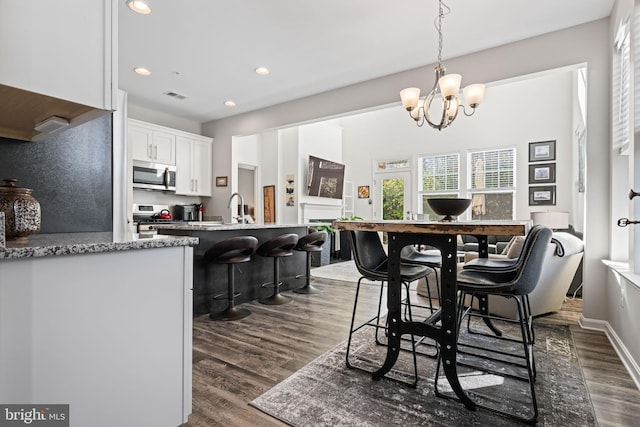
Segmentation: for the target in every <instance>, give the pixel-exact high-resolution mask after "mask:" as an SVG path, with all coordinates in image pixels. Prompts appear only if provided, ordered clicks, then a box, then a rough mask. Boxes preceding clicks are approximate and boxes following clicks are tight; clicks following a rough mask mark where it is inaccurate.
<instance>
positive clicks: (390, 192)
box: [373, 172, 411, 220]
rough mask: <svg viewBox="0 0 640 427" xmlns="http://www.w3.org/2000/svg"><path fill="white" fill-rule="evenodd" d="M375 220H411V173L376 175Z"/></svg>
mask: <svg viewBox="0 0 640 427" xmlns="http://www.w3.org/2000/svg"><path fill="white" fill-rule="evenodd" d="M375 182H376V184H377V185H376V193H377V194H376V209H374V212H373V217H374V218H375V219H383V220H388V219H391V220H393V219H396V220H397V219H411V197H410V195H411V193H410V192H411V185H410V183H411V173H410V172H393V173H379V174H376V179H375Z"/></svg>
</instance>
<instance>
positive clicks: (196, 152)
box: [176, 136, 213, 196]
mask: <svg viewBox="0 0 640 427" xmlns="http://www.w3.org/2000/svg"><path fill="white" fill-rule="evenodd" d="M212 153H213V148H212V141H211V139H210V138H205V137H199V136H193V137H188V136H178V137H177V139H176V194H179V195H189V196H211V192H212V184H211V181H212V173H211V165H212V161H211V160H212Z"/></svg>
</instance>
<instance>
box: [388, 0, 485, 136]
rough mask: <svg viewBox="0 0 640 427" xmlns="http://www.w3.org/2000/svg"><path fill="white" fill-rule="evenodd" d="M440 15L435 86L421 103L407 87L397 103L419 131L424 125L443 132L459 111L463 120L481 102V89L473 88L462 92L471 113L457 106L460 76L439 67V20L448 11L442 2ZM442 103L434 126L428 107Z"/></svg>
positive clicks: (438, 26)
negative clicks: (462, 115) (407, 113)
mask: <svg viewBox="0 0 640 427" xmlns="http://www.w3.org/2000/svg"><path fill="white" fill-rule="evenodd" d="M438 3H439V13H438V17H437V18H436V21H435V23H434V25H435V27H436V29H437V30H438V65H437V66H436V68H435V73H436V82H435V84H434V85H433V88H432V89H431V92H429V93H428V94H427V96H426V97H424V99H421V98H420V89H419V88H417V87H409V88H406V89H403V90H401V91H400V99H401V100H402V107H403V108H405V109H406V110H407V111H408V112H409V115H410V116H411V118H412V119H413V120H415V121H416V124H417V125H418V126H419V127H421V126H422V125H424V124H425V122H426V123H428V124H429V126H431V127H432V128H434V129H438V130H442V129H444V128H446V127H448V126H449V125H450V124H451V123H453V121H454V120H455V119H456V117H457V116H458V109H460V108H462V111H463V112H464V114H465V116H471V115H473V113H475V111H476V107H477V106H478V105H480V103H481V102H482V99H483V98H484V85H483V84H472V85H469V86H467V87H465V88H464V89H463V94H464V100H465V101H466V103H467V104H468V105H469V107H471V112H470V113H467V110H466V109H465V106H464V105H463V104H461V103H460V100H459V99H458V93H459V92H460V82H461V81H462V76H461V75H460V74H446V72H445V68H444V66H443V65H442V18H444V15H445V12H444V10H445V9H446V10H447V12H446V13H447V14H448V13H449V12H450V11H451V9H449V7H448V6H447V5H445V4H444V3H443V2H442V0H439V2H438ZM436 98H441V99H442V105H441V108H442V115H441V116H440V121H439V122H435V121H433V120H432V119H431V113H430V111H431V103H432V102H433V100H434V99H436Z"/></svg>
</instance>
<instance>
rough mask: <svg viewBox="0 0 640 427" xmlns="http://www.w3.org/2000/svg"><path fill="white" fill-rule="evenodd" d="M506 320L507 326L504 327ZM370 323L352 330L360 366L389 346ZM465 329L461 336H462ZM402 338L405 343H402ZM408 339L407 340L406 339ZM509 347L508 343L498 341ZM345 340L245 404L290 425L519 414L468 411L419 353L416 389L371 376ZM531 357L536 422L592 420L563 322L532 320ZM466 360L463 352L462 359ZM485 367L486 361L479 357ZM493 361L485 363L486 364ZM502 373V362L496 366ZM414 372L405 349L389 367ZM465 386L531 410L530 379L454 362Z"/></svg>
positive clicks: (462, 421) (496, 402) (496, 419)
mask: <svg viewBox="0 0 640 427" xmlns="http://www.w3.org/2000/svg"><path fill="white" fill-rule="evenodd" d="M509 328H510V327H509V326H507V327H506V329H504V327H503V330H505V331H506V332H507V334H508V333H509V332H510V330H508V329H509ZM372 330H373V328H365V329H362V330H360V331H359V332H357V333H356V334H354V343H353V344H352V345H353V347H352V354H356V355H357V363H359V364H360V365H361V367H362V368H365V369H367V368H368V369H373V368H374V367H377V366H380V364H381V363H380V361H381V360H383V358H384V352H385V351H386V347H384V346H381V345H376V344H375V343H374V342H373V332H372ZM465 335H466V337H465ZM462 339H463V340H465V339H466V341H467V342H471V341H473V342H474V343H475V344H479V345H480V346H481V347H482V346H489V345H493V343H494V341H495V340H491V341H488V338H486V337H483V336H480V335H470V334H466V333H465V334H463V336H462ZM405 344H406V343H405ZM409 344H410V343H409ZM500 348H501V349H509V348H510V345H509V344H500ZM345 349H346V343H342V344H340V345H338V346H336V347H335V348H334V349H333V350H331V351H329V352H327V353H325V354H324V355H322V356H320V357H318V358H317V359H316V360H314V361H313V362H311V363H310V364H308V365H307V366H305V367H304V368H303V369H301V370H300V371H298V372H296V373H295V374H293V375H292V376H291V377H289V378H287V379H286V380H284V381H283V382H281V383H280V384H278V385H277V386H275V387H273V388H272V389H271V390H269V391H267V392H266V393H264V394H263V395H261V396H260V397H258V398H257V399H255V400H254V401H252V402H250V405H252V406H254V407H256V408H258V409H260V410H261V411H263V412H265V413H267V414H269V415H271V416H273V417H275V418H278V419H279V420H281V421H283V422H285V423H288V424H290V425H293V426H301V427H302V426H314V427H315V426H392V425H398V426H400V425H401V426H462V425H465V426H476V425H477V426H511V425H519V424H521V423H519V422H518V421H515V420H513V419H511V418H506V417H503V416H500V415H498V414H495V413H494V412H491V411H487V410H484V409H477V410H476V411H470V410H467V409H466V408H465V407H464V405H462V404H461V403H460V402H458V401H456V400H451V399H444V398H441V397H437V396H436V395H435V391H434V375H435V371H436V359H434V358H431V357H427V356H419V357H418V370H419V381H418V385H417V387H416V388H411V387H408V386H406V385H404V384H400V383H398V382H396V381H392V380H391V379H387V378H383V379H382V380H380V381H374V380H372V378H371V375H370V374H368V373H367V372H364V371H363V370H360V369H348V368H347V367H346V366H345ZM534 351H535V360H536V365H537V369H538V376H537V381H536V387H535V391H536V394H537V398H538V408H539V418H538V425H539V426H596V425H598V424H597V421H596V418H595V415H594V411H593V408H592V404H591V400H590V398H589V394H588V391H587V389H586V385H585V382H584V378H583V376H582V372H581V369H580V366H579V363H578V359H577V357H576V354H575V346H574V342H573V338H572V336H571V332H570V329H569V327H568V326H556V325H553V326H537V327H536V344H535V350H534ZM463 360H465V361H470V359H469V358H468V357H467V356H464V355H460V358H459V361H463ZM478 363H480V364H481V365H482V366H483V368H486V367H487V366H486V365H487V362H485V361H479V362H478ZM491 364H495V362H490V363H489V365H491ZM493 367H494V368H497V369H498V370H500V371H502V372H504V371H505V370H506V369H507V368H503V367H500V366H497V364H496V366H493ZM412 372H413V362H412V358H411V353H410V352H408V351H402V352H401V354H400V358H399V360H398V363H397V364H396V366H395V367H394V370H393V371H392V372H391V373H390V374H388V375H389V376H391V377H396V378H397V379H403V378H408V377H409V376H411V373H412ZM443 375H444V374H443V373H442V372H441V374H440V380H439V383H438V384H439V385H438V388H439V390H440V391H441V392H447V388H448V383H447V382H446V379H445V378H444V377H443ZM459 377H460V378H461V383H462V385H463V387H464V388H465V389H466V390H468V392H469V393H470V395H471V396H472V398H473V399H474V400H475V401H479V402H483V403H484V404H487V405H489V406H495V407H496V409H508V410H510V411H515V412H517V413H519V414H521V415H528V414H530V413H531V409H530V404H528V402H529V400H528V399H529V391H528V384H527V383H525V382H521V381H515V380H510V379H505V378H504V377H503V376H501V375H493V374H488V373H485V371H484V370H478V369H475V368H462V367H461V368H459Z"/></svg>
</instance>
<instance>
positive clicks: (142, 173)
mask: <svg viewBox="0 0 640 427" xmlns="http://www.w3.org/2000/svg"><path fill="white" fill-rule="evenodd" d="M132 176H133V188H138V189H145V190H163V191H176V167H175V166H172V165H164V164H160V163H150V162H142V161H139V160H134V161H133V173H132Z"/></svg>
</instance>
